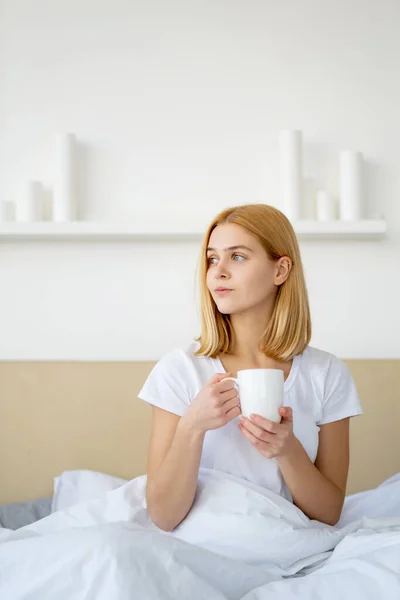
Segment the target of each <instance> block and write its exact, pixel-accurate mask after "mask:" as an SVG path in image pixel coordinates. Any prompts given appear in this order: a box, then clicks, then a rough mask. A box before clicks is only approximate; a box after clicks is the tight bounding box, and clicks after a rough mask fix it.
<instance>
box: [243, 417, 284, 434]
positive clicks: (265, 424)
mask: <svg viewBox="0 0 400 600" xmlns="http://www.w3.org/2000/svg"><path fill="white" fill-rule="evenodd" d="M250 421H251V422H252V423H255V424H256V425H258V426H259V427H261V429H264V430H265V431H269V432H270V433H278V432H279V431H280V430H281V423H275V422H274V421H270V420H269V419H264V417H262V416H261V415H250Z"/></svg>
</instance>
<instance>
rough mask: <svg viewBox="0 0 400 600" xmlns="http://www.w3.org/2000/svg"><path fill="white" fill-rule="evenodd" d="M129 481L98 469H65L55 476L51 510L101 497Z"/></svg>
mask: <svg viewBox="0 0 400 600" xmlns="http://www.w3.org/2000/svg"><path fill="white" fill-rule="evenodd" d="M127 481H128V480H127V479H121V478H120V477H114V476H112V475H107V474H106V473H98V472H97V471H89V470H75V471H63V473H61V475H60V476H59V477H55V478H54V494H53V501H52V505H51V512H52V513H53V512H57V511H58V510H64V509H66V508H69V507H70V506H73V505H74V504H79V502H85V501H86V500H94V499H95V498H99V497H101V496H103V495H104V494H106V493H107V492H110V491H111V490H115V489H116V488H118V487H120V486H121V485H123V484H124V483H126V482H127Z"/></svg>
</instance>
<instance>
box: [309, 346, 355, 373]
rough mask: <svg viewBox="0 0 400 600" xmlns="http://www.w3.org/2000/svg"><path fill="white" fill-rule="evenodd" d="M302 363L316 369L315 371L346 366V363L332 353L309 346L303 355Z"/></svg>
mask: <svg viewBox="0 0 400 600" xmlns="http://www.w3.org/2000/svg"><path fill="white" fill-rule="evenodd" d="M301 356H302V362H303V363H304V364H306V365H307V366H308V367H314V368H315V369H317V370H318V369H329V368H332V367H333V368H335V367H340V366H341V365H346V363H345V362H344V361H343V360H341V359H340V358H338V357H337V356H336V355H335V354H333V353H332V352H327V351H326V350H320V349H319V348H315V347H314V346H307V347H306V349H305V350H304V351H303V353H302V354H301Z"/></svg>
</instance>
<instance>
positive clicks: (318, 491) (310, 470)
mask: <svg viewBox="0 0 400 600" xmlns="http://www.w3.org/2000/svg"><path fill="white" fill-rule="evenodd" d="M277 460H278V465H279V468H280V470H281V473H282V475H283V478H284V480H285V482H286V485H287V486H288V488H289V490H290V492H291V494H292V497H293V500H294V502H295V504H296V506H298V507H299V508H300V509H301V510H302V511H303V512H304V513H305V514H306V515H307V516H308V517H309V518H310V519H315V520H317V521H322V522H323V523H327V524H328V525H336V523H337V522H338V520H339V518H340V513H341V510H342V506H343V501H344V494H343V492H342V491H341V490H340V489H339V488H338V487H337V486H336V485H335V484H334V483H332V482H331V481H329V480H328V479H326V477H324V476H323V475H322V473H320V471H318V469H317V468H316V467H315V466H314V465H313V463H312V462H311V460H310V459H309V457H308V455H307V453H306V451H305V450H304V448H303V446H302V444H301V443H300V442H299V440H298V439H297V438H294V440H293V444H292V446H291V449H290V451H289V452H288V453H286V454H285V455H284V456H279V457H278V458H277Z"/></svg>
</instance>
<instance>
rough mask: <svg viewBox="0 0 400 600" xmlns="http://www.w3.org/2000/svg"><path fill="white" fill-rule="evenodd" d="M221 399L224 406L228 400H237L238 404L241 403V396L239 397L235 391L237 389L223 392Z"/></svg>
mask: <svg viewBox="0 0 400 600" xmlns="http://www.w3.org/2000/svg"><path fill="white" fill-rule="evenodd" d="M219 397H220V399H221V400H222V403H223V404H225V402H228V400H232V399H233V398H236V400H237V402H236V404H238V403H239V396H238V393H237V390H235V389H233V390H228V391H226V392H221V393H220V394H219Z"/></svg>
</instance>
